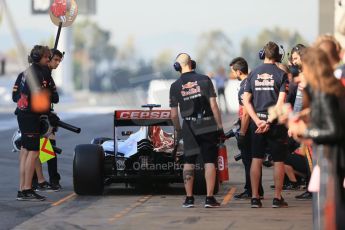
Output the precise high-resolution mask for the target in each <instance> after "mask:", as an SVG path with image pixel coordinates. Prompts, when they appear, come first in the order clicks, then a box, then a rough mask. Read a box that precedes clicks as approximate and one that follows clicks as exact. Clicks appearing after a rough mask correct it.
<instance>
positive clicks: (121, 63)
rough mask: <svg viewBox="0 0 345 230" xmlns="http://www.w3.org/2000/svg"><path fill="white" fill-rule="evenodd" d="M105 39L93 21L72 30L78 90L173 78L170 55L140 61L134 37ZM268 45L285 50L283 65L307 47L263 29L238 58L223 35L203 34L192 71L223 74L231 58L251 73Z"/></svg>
mask: <svg viewBox="0 0 345 230" xmlns="http://www.w3.org/2000/svg"><path fill="white" fill-rule="evenodd" d="M110 37H111V34H110V32H109V31H107V30H104V29H102V28H100V26H99V25H98V24H97V23H95V22H91V21H88V20H85V21H82V22H79V23H76V24H75V25H74V45H73V47H74V82H75V85H76V88H77V89H82V88H83V89H88V90H93V91H110V92H112V91H118V90H122V89H125V90H126V89H128V88H132V87H143V88H146V87H148V85H149V82H150V81H151V80H153V79H175V78H177V77H178V74H177V73H176V72H175V71H174V70H173V68H172V64H173V63H172V62H173V60H174V58H175V56H174V55H175V54H174V52H173V51H172V50H170V49H166V50H162V51H161V52H160V53H158V54H157V55H156V57H154V58H153V59H152V60H145V61H144V60H143V59H142V58H140V57H139V55H138V52H137V49H136V47H135V38H134V37H129V38H128V39H127V41H126V42H125V43H124V44H123V45H121V46H118V47H116V46H115V45H113V44H111V42H110ZM268 41H275V42H276V43H278V44H279V45H283V46H284V48H285V52H286V55H285V60H286V58H287V54H288V52H289V51H290V49H291V48H292V47H293V46H294V45H296V44H298V43H303V44H306V41H305V39H303V37H302V36H301V35H300V34H299V33H297V32H293V31H290V30H287V29H280V28H274V29H272V30H270V29H264V30H262V31H261V32H260V33H259V34H258V36H256V37H255V38H248V37H246V38H244V39H243V40H242V42H241V45H240V47H241V49H240V54H238V53H235V50H234V48H233V43H232V41H231V39H230V38H229V36H228V35H227V34H226V33H224V31H222V30H211V31H207V32H204V33H202V34H201V35H200V36H199V39H198V40H197V43H196V44H195V47H196V55H195V57H194V58H195V59H196V61H197V71H198V72H201V73H210V72H215V71H217V70H218V69H219V68H220V67H223V68H225V69H226V70H228V65H229V62H230V61H231V60H232V59H233V58H234V57H236V56H243V57H244V58H246V60H247V61H248V63H249V66H250V68H253V67H255V66H256V65H258V64H259V63H260V62H261V61H260V60H259V57H258V52H259V50H260V49H261V48H262V47H263V46H264V45H265V44H266V43H267V42H268Z"/></svg>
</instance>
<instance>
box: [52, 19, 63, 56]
mask: <svg viewBox="0 0 345 230" xmlns="http://www.w3.org/2000/svg"><path fill="white" fill-rule="evenodd" d="M61 27H62V22H59V27H58V31H57V34H56V38H55V44H54V50H56V49H57V46H58V44H59V39H60V33H61Z"/></svg>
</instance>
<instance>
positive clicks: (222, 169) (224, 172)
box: [218, 143, 229, 182]
mask: <svg viewBox="0 0 345 230" xmlns="http://www.w3.org/2000/svg"><path fill="white" fill-rule="evenodd" d="M218 171H219V181H220V182H223V181H228V180H229V170H228V154H227V151H226V146H225V144H224V143H219V144H218Z"/></svg>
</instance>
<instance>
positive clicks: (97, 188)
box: [73, 104, 219, 195]
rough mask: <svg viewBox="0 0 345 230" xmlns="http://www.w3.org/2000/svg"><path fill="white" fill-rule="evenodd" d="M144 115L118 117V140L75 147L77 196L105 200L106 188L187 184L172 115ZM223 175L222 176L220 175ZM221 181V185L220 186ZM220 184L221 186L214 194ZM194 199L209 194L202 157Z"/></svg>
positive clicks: (130, 112) (151, 112) (154, 112)
mask: <svg viewBox="0 0 345 230" xmlns="http://www.w3.org/2000/svg"><path fill="white" fill-rule="evenodd" d="M142 107H143V108H144V109H142V110H116V111H114V137H113V138H106V137H96V138H94V139H93V140H92V141H91V144H81V145H77V146H76V147H75V154H74V160H73V185H74V191H75V193H77V194H78V195H101V194H102V193H103V190H104V187H105V185H109V184H111V183H125V184H127V185H128V184H129V185H134V186H139V187H141V188H143V187H146V188H149V187H151V186H154V185H157V184H169V183H183V177H182V171H183V164H182V163H183V151H182V149H183V146H182V142H181V141H180V142H177V141H176V140H175V136H176V135H174V134H175V130H174V127H173V123H172V120H171V117H170V110H158V109H153V108H154V107H160V105H155V104H148V105H143V106H142ZM217 174H218V172H217ZM217 181H218V180H217ZM218 188H219V183H218V182H217V183H216V186H215V193H217V192H218ZM194 193H195V194H206V182H205V178H204V165H203V162H202V158H201V157H198V159H197V162H196V169H195V179H194Z"/></svg>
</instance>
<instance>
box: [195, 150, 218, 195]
mask: <svg viewBox="0 0 345 230" xmlns="http://www.w3.org/2000/svg"><path fill="white" fill-rule="evenodd" d="M218 191H219V179H218V170H217V171H216V183H215V185H214V191H213V193H214V194H217V193H218ZM193 193H194V194H196V195H206V193H207V190H206V180H205V168H204V161H203V160H202V156H201V155H198V157H197V159H196V164H195V174H194V185H193Z"/></svg>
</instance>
